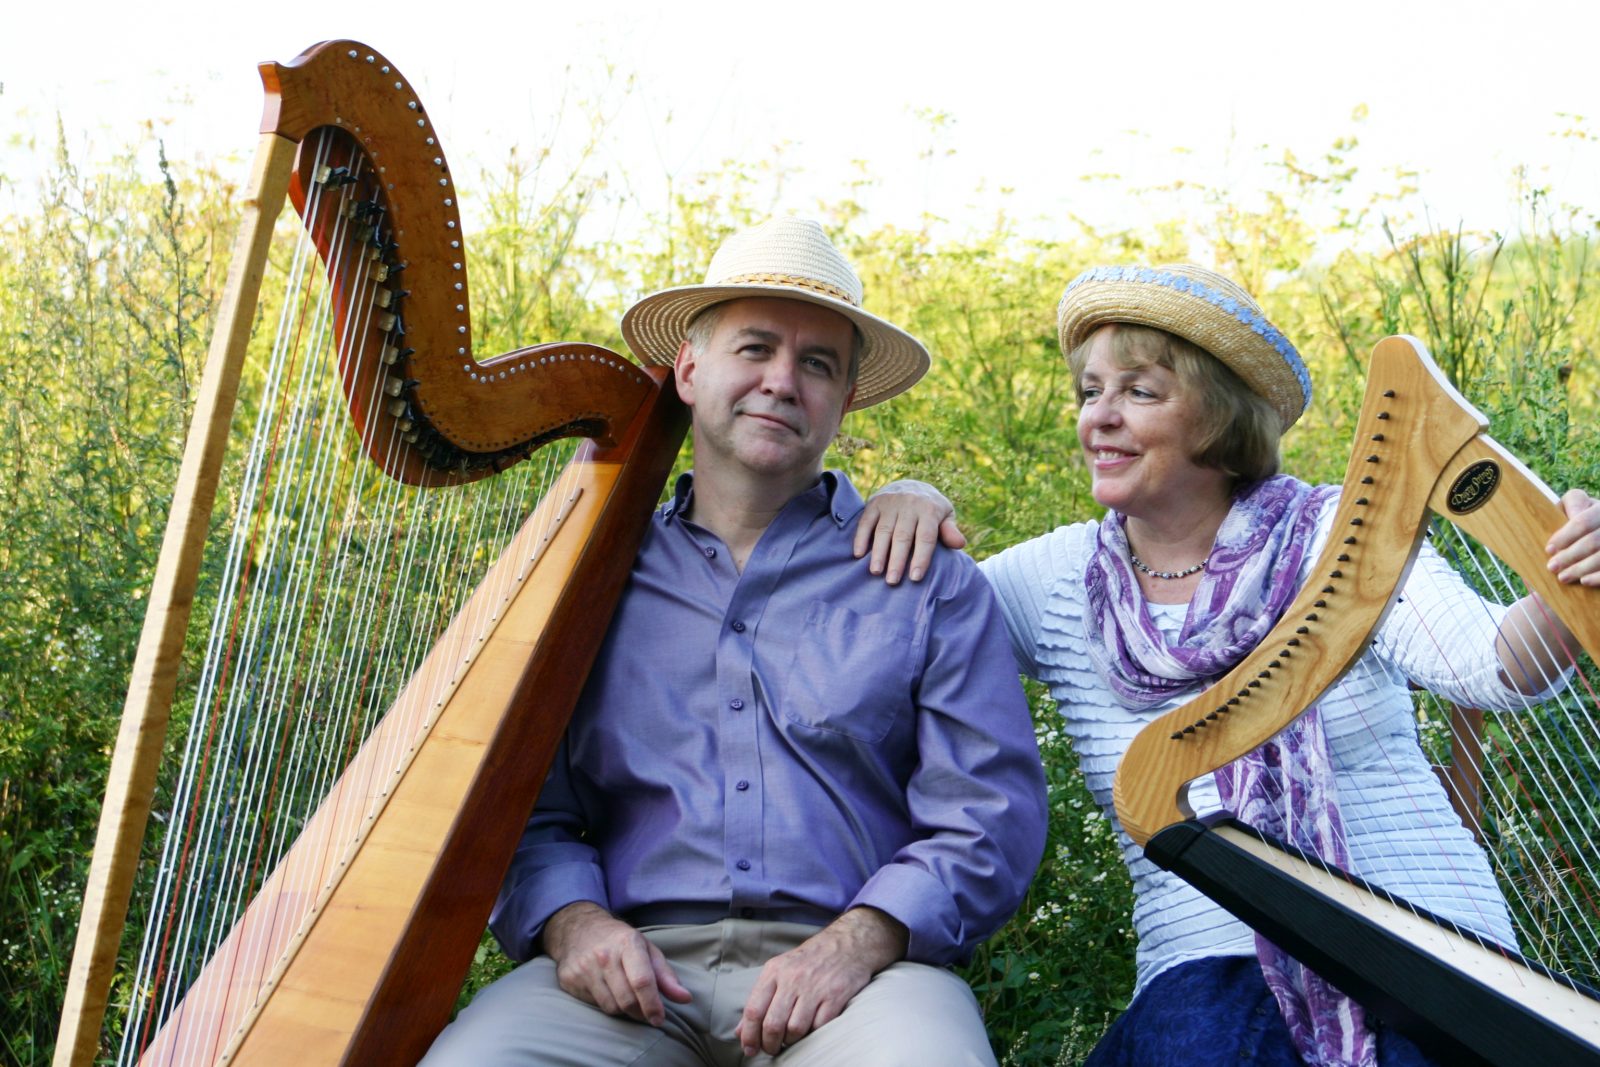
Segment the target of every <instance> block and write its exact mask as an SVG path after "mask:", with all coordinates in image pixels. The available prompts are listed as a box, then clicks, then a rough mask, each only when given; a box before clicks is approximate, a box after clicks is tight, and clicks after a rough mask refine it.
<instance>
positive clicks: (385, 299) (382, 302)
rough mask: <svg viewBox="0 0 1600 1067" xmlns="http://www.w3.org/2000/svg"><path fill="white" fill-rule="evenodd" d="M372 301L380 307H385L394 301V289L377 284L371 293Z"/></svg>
mask: <svg viewBox="0 0 1600 1067" xmlns="http://www.w3.org/2000/svg"><path fill="white" fill-rule="evenodd" d="M372 302H373V303H374V304H376V305H378V306H379V307H381V308H386V307H388V306H389V305H390V304H392V303H393V302H394V290H393V289H385V288H384V287H383V286H381V285H380V286H378V288H377V289H376V291H374V292H373V294H372Z"/></svg>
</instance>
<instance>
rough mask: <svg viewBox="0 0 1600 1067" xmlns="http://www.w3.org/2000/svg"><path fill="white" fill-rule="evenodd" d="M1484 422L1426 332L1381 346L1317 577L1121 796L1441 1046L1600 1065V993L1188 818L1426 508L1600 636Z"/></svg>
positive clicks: (1323, 963)
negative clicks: (1552, 563) (1199, 786)
mask: <svg viewBox="0 0 1600 1067" xmlns="http://www.w3.org/2000/svg"><path fill="white" fill-rule="evenodd" d="M1483 425H1484V420H1483V418H1482V416H1481V415H1479V414H1478V413H1477V412H1476V411H1475V410H1473V409H1472V408H1471V407H1470V406H1468V405H1467V403H1466V402H1465V400H1463V399H1462V398H1461V397H1460V395H1459V394H1458V393H1457V392H1456V391H1455V390H1454V389H1453V388H1451V387H1450V386H1449V385H1448V383H1446V382H1445V381H1444V379H1443V376H1442V375H1441V374H1440V373H1439V372H1438V370H1437V368H1436V367H1434V366H1433V364H1432V361H1431V360H1430V359H1428V358H1427V355H1426V352H1425V351H1424V350H1423V349H1422V346H1421V345H1420V343H1418V342H1417V341H1415V340H1414V339H1412V338H1407V337H1397V338H1390V339H1388V340H1386V341H1384V342H1382V343H1381V344H1380V345H1379V346H1378V347H1377V349H1376V350H1375V352H1374V354H1373V360H1372V369H1371V378H1370V380H1369V385H1368V391H1367V397H1366V402H1365V404H1364V406H1363V408H1362V414H1361V418H1360V420H1359V423H1358V431H1357V440H1356V447H1355V451H1354V453H1353V455H1352V457H1351V462H1350V466H1349V470H1348V473H1347V475H1346V478H1345V482H1344V487H1343V494H1342V498H1341V501H1340V505H1339V509H1338V511H1337V513H1336V514H1337V517H1336V518H1335V521H1334V527H1333V534H1332V536H1331V537H1330V539H1329V543H1328V546H1327V548H1326V550H1325V551H1324V552H1323V554H1322V555H1321V557H1319V559H1318V561H1317V563H1316V564H1315V565H1314V567H1313V570H1312V579H1311V581H1310V582H1309V583H1308V585H1307V587H1306V589H1305V590H1304V591H1303V592H1302V593H1301V594H1300V596H1299V597H1298V598H1297V599H1296V601H1295V603H1294V604H1293V605H1292V606H1291V607H1290V609H1289V610H1288V612H1287V613H1286V614H1285V616H1284V619H1283V621H1282V622H1281V623H1280V624H1279V625H1278V626H1277V627H1275V628H1274V629H1273V630H1272V631H1271V632H1270V633H1269V634H1268V635H1267V637H1266V638H1265V639H1264V640H1263V642H1262V644H1261V646H1260V648H1259V649H1258V650H1257V651H1256V652H1255V653H1254V654H1252V655H1251V656H1250V657H1247V658H1246V660H1245V661H1244V663H1242V664H1241V665H1240V667H1239V668H1237V669H1235V670H1234V671H1233V672H1231V673H1230V674H1229V675H1228V677H1226V678H1225V679H1223V681H1222V682H1221V683H1219V684H1218V685H1216V686H1213V687H1212V688H1211V689H1208V690H1207V691H1206V692H1205V693H1203V694H1202V695H1201V696H1200V697H1198V698H1196V699H1195V700H1194V701H1191V702H1190V703H1188V704H1186V705H1184V706H1183V707H1181V708H1179V709H1177V710H1175V711H1174V712H1172V713H1170V714H1168V715H1166V716H1163V717H1162V718H1161V719H1159V720H1157V721H1156V722H1155V723H1153V724H1152V725H1150V726H1148V727H1146V728H1145V729H1144V730H1143V731H1142V732H1141V733H1140V734H1139V735H1138V737H1137V738H1136V739H1135V742H1134V744H1133V745H1132V746H1130V748H1129V751H1128V753H1127V754H1126V755H1125V756H1124V758H1123V761H1122V763H1121V765H1120V766H1119V767H1118V770H1117V778H1116V784H1115V787H1114V794H1115V798H1116V805H1117V814H1118V818H1119V819H1120V820H1121V821H1122V823H1123V826H1124V828H1125V829H1127V830H1128V832H1129V834H1130V836H1132V837H1133V838H1134V840H1135V841H1137V842H1139V843H1140V844H1141V845H1147V846H1148V852H1147V855H1149V856H1150V858H1151V859H1152V860H1153V861H1154V862H1156V863H1157V864H1158V865H1160V866H1163V867H1165V868H1167V869H1169V870H1172V871H1174V872H1175V873H1177V874H1179V875H1181V876H1182V877H1184V878H1185V879H1186V880H1188V881H1190V882H1191V883H1192V884H1194V885H1195V886H1197V887H1198V888H1200V889H1201V890H1202V891H1203V892H1205V893H1206V894H1207V895H1208V896H1210V897H1211V898H1212V899H1214V900H1216V901H1217V902H1218V903H1219V904H1221V905H1222V906H1223V907H1225V908H1227V909H1228V910H1230V911H1232V912H1233V913H1234V914H1235V915H1237V916H1239V917H1240V918H1241V919H1243V920H1244V921H1245V922H1247V923H1249V924H1250V925H1251V926H1252V927H1254V928H1255V929H1257V930H1258V931H1260V932H1262V933H1263V934H1265V935H1266V936H1267V937H1269V938H1271V939H1272V940H1274V941H1275V942H1276V943H1278V944H1280V945H1281V946H1282V947H1284V948H1285V950H1286V951H1289V952H1291V953H1293V954H1294V955H1295V956H1296V958H1298V959H1300V960H1301V961H1302V962H1304V963H1306V964H1307V965H1308V966H1311V967H1313V968H1315V969H1317V970H1318V972H1319V973H1321V974H1323V975H1324V976H1325V977H1327V978H1329V979H1330V980H1332V981H1334V982H1335V983H1336V984H1337V985H1339V987H1340V988H1341V989H1342V990H1343V991H1344V992H1345V993H1346V994H1348V995H1350V996H1352V997H1354V998H1356V999H1357V1000H1358V1001H1360V1002H1361V1003H1362V1004H1363V1005H1364V1006H1366V1007H1367V1008H1368V1009H1369V1010H1371V1011H1373V1012H1375V1013H1376V1014H1377V1016H1378V1017H1379V1018H1381V1019H1383V1020H1385V1021H1386V1022H1388V1023H1389V1024H1390V1025H1393V1026H1396V1027H1397V1028H1400V1029H1402V1030H1404V1031H1405V1032H1407V1033H1408V1034H1409V1035H1410V1036H1412V1037H1413V1038H1414V1039H1417V1040H1419V1042H1421V1043H1424V1044H1425V1045H1429V1046H1431V1047H1432V1048H1433V1049H1435V1050H1436V1051H1437V1052H1438V1054H1439V1055H1441V1056H1444V1057H1445V1059H1446V1060H1447V1061H1448V1062H1473V1063H1479V1062H1481V1063H1494V1064H1521V1063H1525V1062H1532V1059H1530V1057H1532V1058H1533V1059H1541V1060H1542V1061H1544V1062H1560V1063H1573V1064H1577V1063H1584V1064H1600V1001H1597V1000H1596V999H1594V996H1593V995H1592V993H1585V992H1582V991H1579V990H1576V989H1574V988H1573V987H1572V986H1571V985H1570V984H1569V983H1566V982H1565V981H1563V980H1560V979H1558V978H1556V977H1554V976H1551V975H1548V974H1546V973H1545V972H1543V971H1542V970H1541V969H1539V968H1537V967H1530V966H1529V965H1528V964H1527V962H1526V961H1523V960H1521V959H1520V958H1517V957H1515V956H1514V954H1511V953H1508V952H1503V951H1497V950H1492V949H1485V948H1484V947H1482V946H1481V945H1479V944H1478V943H1476V941H1474V940H1473V939H1470V938H1467V937H1464V936H1462V935H1461V934H1460V933H1458V932H1456V931H1454V930H1453V929H1447V928H1445V927H1443V926H1440V925H1439V924H1438V923H1437V922H1435V921H1433V920H1432V919H1431V918H1429V917H1426V916H1419V915H1418V914H1417V912H1416V909H1415V908H1413V907H1411V906H1409V905H1406V904H1404V903H1401V902H1391V901H1390V900H1388V899H1387V898H1382V897H1381V895H1375V894H1374V893H1373V891H1371V889H1370V888H1369V887H1365V886H1362V885H1358V884H1355V883H1353V881H1352V880H1351V879H1349V878H1346V877H1342V876H1339V875H1337V874H1333V873H1330V872H1328V871H1326V870H1325V869H1323V868H1321V867H1319V866H1318V865H1316V864H1314V863H1308V862H1307V861H1306V860H1305V859H1303V858H1299V857H1296V856H1291V855H1288V854H1287V853H1285V852H1284V851H1283V850H1281V849H1275V848H1269V847H1267V846H1265V845H1263V844H1262V843H1261V842H1260V840H1259V839H1258V838H1256V837H1254V836H1253V835H1250V834H1247V833H1240V832H1237V831H1236V830H1235V829H1233V828H1230V825H1229V824H1228V823H1227V822H1223V823H1221V824H1218V825H1217V826H1215V827H1207V826H1204V825H1202V824H1201V823H1200V822H1199V821H1197V820H1193V819H1188V820H1187V821H1186V816H1189V815H1191V814H1192V812H1190V811H1188V809H1187V807H1186V805H1185V804H1184V802H1183V798H1182V797H1183V791H1184V790H1185V789H1186V787H1187V783H1188V782H1190V781H1192V780H1193V779H1195V778H1197V777H1199V776H1200V775H1202V774H1206V773H1210V772H1212V771H1214V770H1216V769H1217V768H1218V767H1221V766H1222V765H1223V764H1224V763H1227V762H1228V761H1230V760H1232V759H1234V758H1237V757H1238V756H1239V755H1242V754H1243V753H1244V752H1246V751H1248V750H1250V749H1251V748H1254V747H1255V746H1256V745H1258V744H1260V743H1261V742H1262V741H1265V740H1267V739H1268V738H1269V737H1271V736H1272V734H1274V733H1276V732H1277V731H1278V730H1281V729H1282V728H1283V727H1284V726H1286V725H1288V723H1289V722H1291V721H1292V720H1293V719H1294V718H1295V717H1296V716H1298V715H1299V714H1300V713H1301V712H1303V711H1304V710H1305V709H1306V708H1307V707H1308V706H1309V705H1310V704H1312V703H1313V702H1315V700H1316V699H1318V697H1320V696H1321V694H1322V693H1323V692H1325V691H1326V690H1327V688H1328V687H1329V686H1331V685H1332V684H1333V683H1334V682H1335V681H1337V680H1338V678H1339V676H1340V675H1341V674H1342V673H1343V672H1344V671H1345V670H1346V669H1347V667H1348V666H1349V664H1350V663H1352V662H1353V661H1354V659H1355V658H1356V657H1357V656H1359V655H1360V653H1361V651H1362V650H1363V649H1364V648H1365V646H1366V643H1367V641H1368V639H1369V636H1370V634H1371V632H1372V631H1373V630H1374V629H1376V628H1377V626H1378V625H1379V624H1381V622H1382V621H1383V618H1384V617H1385V615H1386V614H1387V611H1388V609H1389V606H1390V604H1391V603H1392V599H1393V597H1394V594H1395V592H1396V590H1397V589H1399V588H1400V587H1401V586H1402V585H1403V583H1404V581H1405V577H1406V574H1407V573H1408V571H1409V568H1410V564H1411V561H1412V560H1413V559H1414V558H1415V554H1416V551H1417V548H1418V545H1419V544H1420V540H1421V538H1422V536H1423V534H1424V532H1425V529H1426V523H1427V515H1428V511H1429V510H1430V509H1431V510H1432V511H1434V512H1436V513H1438V514H1440V515H1443V516H1445V517H1446V518H1448V519H1449V520H1450V521H1451V522H1453V523H1455V524H1456V525H1457V526H1460V527H1461V528H1462V529H1463V530H1465V531H1466V532H1467V533H1469V534H1471V535H1472V536H1473V537H1475V538H1477V539H1478V540H1479V541H1481V542H1482V543H1483V544H1484V545H1485V546H1486V547H1487V548H1489V549H1490V550H1491V551H1493V552H1494V553H1495V554H1496V555H1497V556H1499V557H1500V559H1501V560H1502V561H1503V562H1505V563H1506V564H1508V565H1509V566H1510V567H1511V568H1512V569H1514V570H1515V571H1516V572H1517V573H1518V574H1519V575H1520V576H1521V577H1522V578H1523V580H1524V581H1525V583H1526V585H1527V587H1528V589H1529V590H1530V591H1531V592H1533V593H1535V594H1536V595H1537V596H1538V597H1539V598H1540V599H1541V600H1542V601H1543V603H1544V604H1545V606H1546V607H1547V608H1549V609H1550V610H1552V611H1554V612H1555V613H1556V614H1557V615H1558V616H1559V617H1560V618H1561V619H1562V621H1564V622H1565V623H1566V624H1567V625H1568V626H1569V627H1570V628H1571V629H1572V630H1573V632H1574V633H1575V635H1576V636H1577V638H1578V640H1579V642H1580V643H1581V645H1582V646H1583V647H1582V648H1581V649H1577V648H1574V649H1567V650H1564V653H1565V655H1566V656H1569V657H1571V658H1573V659H1576V657H1577V654H1578V653H1579V652H1580V651H1587V652H1588V653H1589V654H1590V655H1593V654H1594V653H1595V652H1596V651H1600V590H1597V589H1593V588H1587V587H1582V586H1575V585H1562V584H1560V583H1559V582H1557V581H1556V580H1555V578H1554V576H1553V575H1551V574H1550V572H1549V570H1548V568H1547V566H1546V555H1545V552H1544V545H1545V543H1546V541H1547V540H1548V538H1549V536H1550V535H1551V534H1552V533H1553V532H1554V531H1555V530H1556V528H1557V527H1559V526H1560V525H1561V523H1562V522H1563V521H1564V515H1563V513H1562V510H1561V508H1560V506H1559V503H1558V501H1557V500H1556V497H1555V495H1554V494H1553V493H1552V492H1551V491H1550V490H1549V489H1548V487H1546V486H1544V485H1543V484H1542V483H1541V482H1539V480H1538V479H1537V478H1535V477H1534V476H1533V475H1532V474H1531V473H1530V472H1528V471H1527V469H1526V468H1525V467H1524V466H1523V465H1522V464H1521V463H1520V462H1518V461H1517V460H1516V459H1515V457H1513V456H1511V455H1510V454H1509V453H1508V452H1506V451H1505V450H1504V449H1503V448H1501V447H1500V446H1499V445H1498V444H1496V443H1495V442H1494V441H1493V440H1492V439H1490V438H1488V437H1487V436H1485V435H1484V434H1483V432H1482V427H1483ZM1391 449H1393V451H1391ZM1357 520H1360V524H1359V525H1356V521H1357ZM1230 701H1231V703H1230ZM1471 784H1472V783H1470V782H1469V783H1467V785H1468V786H1471Z"/></svg>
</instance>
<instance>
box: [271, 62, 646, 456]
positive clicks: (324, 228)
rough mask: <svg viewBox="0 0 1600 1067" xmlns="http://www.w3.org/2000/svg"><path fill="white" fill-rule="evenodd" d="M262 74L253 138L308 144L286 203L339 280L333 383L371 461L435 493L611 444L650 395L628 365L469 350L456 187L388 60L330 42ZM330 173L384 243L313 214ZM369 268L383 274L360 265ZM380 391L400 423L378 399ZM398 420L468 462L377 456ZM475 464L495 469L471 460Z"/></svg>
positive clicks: (559, 349) (570, 349)
mask: <svg viewBox="0 0 1600 1067" xmlns="http://www.w3.org/2000/svg"><path fill="white" fill-rule="evenodd" d="M261 75H262V80H263V82H264V84H265V85H266V88H267V97H268V101H269V104H268V108H267V114H266V118H265V119H264V120H263V126H264V128H266V129H271V130H273V131H274V132H277V133H279V134H281V135H282V136H285V137H288V138H290V139H293V140H296V141H300V142H302V144H303V145H304V148H303V150H302V154H301V159H300V161H299V165H298V166H297V167H296V170H295V176H294V180H293V181H292V182H291V184H290V188H289V195H290V198H291V199H292V200H293V201H294V203H295V207H296V209H297V210H298V211H299V212H300V214H301V217H302V220H303V222H304V224H305V225H306V227H307V229H308V230H309V232H310V235H311V238H312V240H313V243H314V244H315V245H316V247H317V249H318V252H319V254H320V255H321V256H322V259H323V261H324V263H326V264H327V265H328V267H329V270H330V272H333V273H335V274H338V275H340V276H341V279H348V280H341V283H340V284H338V285H336V286H334V287H333V289H332V292H331V295H332V298H333V301H334V306H335V309H336V310H335V314H334V317H333V321H334V322H336V323H337V324H339V329H340V344H341V351H344V352H347V353H350V354H351V356H352V357H353V358H349V359H348V361H347V363H346V364H345V365H344V367H343V368H342V377H343V379H344V382H343V384H344V389H345V393H346V396H347V398H348V400H349V401H350V411H351V417H352V420H353V421H354V423H355V426H356V430H357V432H358V434H360V435H361V437H362V439H363V440H365V441H367V442H368V443H369V449H370V451H371V458H372V460H373V462H374V463H376V464H377V465H378V466H379V467H381V468H382V469H383V470H384V471H385V473H387V474H389V475H390V476H391V477H393V478H395V479H397V480H399V481H403V482H406V483H408V484H413V485H446V484H457V483H460V482H463V481H471V480H474V479H476V478H481V477H484V476H487V475H490V474H493V473H495V472H496V471H497V470H501V469H504V468H505V467H506V466H508V465H510V463H512V462H515V461H516V460H517V459H518V458H520V457H521V456H523V455H525V454H526V453H527V452H529V451H531V447H532V446H536V445H538V444H541V443H544V442H546V441H549V440H554V439H556V438H558V437H563V436H587V437H597V438H599V439H601V440H602V441H603V442H605V443H611V442H610V440H609V438H608V437H607V435H608V434H610V433H611V432H612V429H613V428H614V427H620V426H626V425H627V424H628V421H629V419H630V418H631V417H632V414H633V412H634V411H635V410H636V409H637V408H638V406H639V404H640V403H642V402H643V399H644V396H645V394H646V393H647V392H649V390H650V386H649V383H648V381H647V380H646V379H645V378H644V377H643V376H642V374H641V373H640V371H639V369H638V367H636V366H635V365H634V364H633V363H631V362H630V361H628V360H626V359H622V358H621V357H618V356H616V355H614V354H613V353H611V352H608V351H606V350H605V349H603V348H600V347H598V346H595V345H585V344H574V343H551V344H546V345H540V346H534V347H529V348H519V349H517V350H516V351H513V352H507V353H504V354H499V355H495V356H493V357H492V358H485V359H480V358H478V356H477V355H476V353H475V350H474V347H473V342H472V323H471V319H470V316H469V309H470V306H471V300H470V288H469V285H468V280H467V270H466V239H465V237H464V235H463V233H462V228H461V221H460V211H459V203H458V199H457V198H458V195H459V194H458V193H457V190H456V187H455V179H454V177H453V175H452V174H451V171H450V165H449V162H448V160H447V159H446V157H445V153H444V149H443V148H442V147H441V145H440V141H439V136H438V132H437V131H436V130H435V129H434V127H433V125H432V120H431V119H430V118H429V117H428V113H427V109H426V108H425V107H423V105H422V102H421V101H420V100H419V99H418V98H417V94H416V92H415V90H414V89H413V88H412V86H411V84H410V83H409V82H408V81H407V80H406V79H405V78H404V77H403V76H402V75H401V74H400V73H399V72H398V71H397V70H395V69H394V67H393V65H392V64H390V63H389V61H388V60H387V59H385V58H384V57H383V55H382V54H381V53H378V52H376V51H375V50H373V49H371V48H368V47H367V46H365V45H362V44H359V43H357V42H354V41H329V42H325V43H323V44H320V45H317V46H316V47H314V48H310V49H307V50H306V51H305V52H304V53H303V54H301V55H300V56H299V57H297V58H296V59H295V60H293V61H292V62H290V63H286V64H277V63H264V64H262V65H261ZM340 167H342V168H344V169H345V170H347V171H348V172H349V179H348V180H350V181H352V182H353V183H354V185H353V187H352V189H350V190H348V191H347V192H348V193H350V194H353V198H354V199H356V200H359V201H361V202H363V203H365V204H366V205H367V206H369V207H374V208H376V209H378V210H377V211H376V212H375V213H374V215H373V216H371V217H372V218H374V219H381V226H379V228H378V236H380V237H381V238H382V241H381V242H376V241H375V239H374V237H373V236H372V235H369V234H368V233H367V232H366V227H364V226H362V225H359V224H357V223H355V222H353V221H352V220H351V219H349V218H347V217H346V216H345V215H343V214H341V213H340V212H336V211H333V210H330V209H329V207H328V206H327V205H326V204H325V205H324V206H323V207H322V208H321V209H320V210H310V208H309V206H308V205H310V204H311V202H312V201H311V195H310V194H311V191H312V189H313V188H314V187H315V186H316V185H317V182H318V180H319V178H320V174H321V172H322V171H324V170H327V169H329V168H340ZM324 199H325V200H326V199H328V197H327V194H325V196H324ZM376 243H381V245H382V247H381V249H380V248H378V247H375V244H376ZM369 255H370V256H373V257H377V258H376V259H373V260H371V261H369V260H368V259H367V257H368V256H369ZM369 262H370V263H371V265H373V266H376V265H377V264H379V263H381V264H382V265H383V266H384V267H385V268H387V269H390V270H393V271H394V276H393V278H389V277H384V278H381V279H380V278H378V277H377V276H376V275H374V274H371V273H370V272H367V271H364V270H357V269H355V268H357V267H365V266H366V265H368V263H369ZM395 320H398V324H399V325H398V327H396V326H394V325H393V322H394V321H395ZM385 346H392V347H393V348H394V349H395V350H396V351H397V352H398V353H399V357H398V358H397V360H396V361H395V362H394V363H393V364H385V363H383V362H381V361H380V358H379V357H380V353H381V352H382V351H383V349H384V348H385ZM375 372H376V373H375ZM391 384H392V385H393V386H394V387H395V388H396V389H397V390H398V396H397V397H395V399H399V400H401V401H402V402H403V403H404V405H405V406H406V409H407V413H406V414H405V415H403V416H401V415H395V414H393V413H391V412H390V411H389V407H388V404H389V401H390V399H391V398H390V397H389V396H388V395H386V394H383V393H382V392H381V391H378V392H375V387H382V386H387V385H391ZM402 419H405V420H407V421H408V422H416V423H418V424H420V426H421V427H422V428H423V429H424V430H425V431H427V432H436V433H437V434H439V435H440V436H442V438H444V439H445V440H446V441H447V442H449V443H450V444H451V445H453V446H455V448H456V449H457V450H459V454H460V456H461V457H462V459H463V461H462V462H456V463H453V464H451V465H449V466H446V467H429V466H427V465H424V464H422V463H420V462H419V461H418V459H417V455H416V453H415V452H414V451H408V450H398V451H397V450H391V449H388V448H386V447H384V446H383V444H382V443H383V442H388V441H390V440H393V439H394V438H395V436H397V434H396V433H395V432H394V431H395V428H396V425H397V423H399V422H400V421H401V420H402ZM480 454H483V455H491V456H495V457H498V458H497V459H496V460H495V462H494V463H492V464H490V465H481V464H475V463H473V462H471V461H470V460H467V457H470V456H474V455H480Z"/></svg>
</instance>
